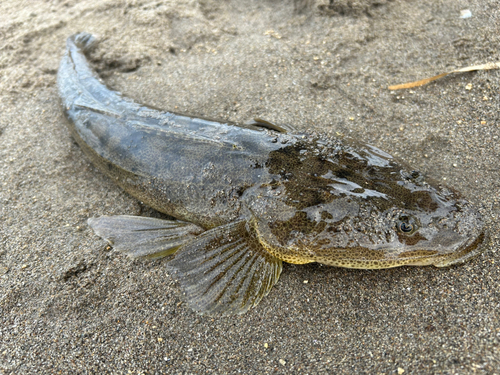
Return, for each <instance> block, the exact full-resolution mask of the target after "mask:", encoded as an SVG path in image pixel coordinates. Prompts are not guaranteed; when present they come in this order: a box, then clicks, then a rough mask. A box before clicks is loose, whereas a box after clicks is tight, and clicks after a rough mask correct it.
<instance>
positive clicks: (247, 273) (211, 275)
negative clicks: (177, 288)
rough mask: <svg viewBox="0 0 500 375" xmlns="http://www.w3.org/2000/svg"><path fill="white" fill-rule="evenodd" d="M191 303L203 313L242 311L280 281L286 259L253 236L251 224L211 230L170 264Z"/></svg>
mask: <svg viewBox="0 0 500 375" xmlns="http://www.w3.org/2000/svg"><path fill="white" fill-rule="evenodd" d="M169 267H171V268H172V269H173V271H174V276H175V277H176V279H177V280H178V281H179V283H180V285H181V288H182V289H183V291H184V294H185V297H186V300H187V303H188V304H189V305H190V307H191V308H192V309H193V310H195V311H198V312H199V313H202V314H209V315H213V314H217V315H231V314H241V313H244V312H245V311H247V310H248V309H250V308H251V307H253V306H255V305H257V304H258V303H259V302H260V300H261V299H262V297H264V296H265V295H267V294H268V293H269V290H270V289H271V288H272V286H273V285H274V284H275V283H276V282H277V281H278V278H279V275H280V273H281V267H282V263H281V261H280V260H279V259H277V258H275V257H273V256H271V255H270V254H269V253H267V252H266V251H265V250H264V249H263V248H262V246H260V244H259V243H258V242H257V240H256V239H255V238H253V237H252V235H251V234H249V233H248V232H247V230H246V227H245V222H244V221H243V222H238V223H236V225H234V224H229V225H226V226H224V227H221V228H215V229H213V230H211V231H208V232H205V233H203V234H202V235H200V236H199V237H198V238H196V239H195V240H193V241H190V242H189V243H187V244H186V245H185V246H184V247H182V248H181V250H180V251H179V252H178V253H177V254H176V256H175V258H174V260H173V261H171V262H170V263H169Z"/></svg>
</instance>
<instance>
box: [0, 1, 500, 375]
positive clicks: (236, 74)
mask: <svg viewBox="0 0 500 375" xmlns="http://www.w3.org/2000/svg"><path fill="white" fill-rule="evenodd" d="M327 4H328V1H327V0H317V1H314V0H297V1H286V0H284V1H271V0H267V1H266V0H259V1H257V0H251V1H237V0H227V1H215V0H198V1H192V0H184V1H183V0H177V1H149V0H145V1H126V2H125V1H117V0H110V1H81V2H80V1H72V0H69V1H46V2H36V3H35V2H24V3H23V2H17V1H7V2H2V3H1V4H0V322H1V323H0V373H2V374H30V373H44V374H49V373H61V374H74V373H99V374H106V373H110V374H129V373H132V374H162V373H165V374H166V373H216V374H221V373H237V372H241V373H246V374H249V373H304V374H305V373H309V374H314V373H321V372H324V371H329V372H330V373H336V374H352V373H356V374H362V373H366V374H403V373H404V374H468V373H474V374H494V373H500V370H499V369H500V314H499V311H500V270H499V267H498V264H500V259H499V251H498V249H499V245H500V239H499V237H500V236H499V234H498V233H499V229H500V225H499V218H500V178H499V177H500V167H499V164H500V163H499V162H500V156H499V155H500V146H499V142H500V115H499V114H500V71H483V72H473V73H466V74H462V75H453V76H448V77H446V78H444V79H442V80H439V81H436V82H434V83H431V84H429V85H427V86H424V87H420V88H415V89H412V90H406V91H397V92H391V91H389V90H387V86H388V85H392V84H398V83H404V82H408V81H413V80H416V79H420V78H425V77H430V76H433V75H435V74H438V73H441V72H445V71H448V70H450V69H453V68H456V67H464V66H469V65H474V64H482V63H486V62H492V61H499V60H500V50H499V46H500V43H499V42H500V10H499V8H498V2H497V1H496V0H486V1H472V2H468V1H461V0H460V1H454V0H439V1H432V0H424V1H419V2H416V1H403V0H394V1H390V0H387V1H384V0H365V1H348V0H339V1H335V3H334V7H333V8H332V9H330V8H329V7H328V6H327ZM462 9H470V10H471V13H472V17H471V18H468V19H461V18H460V10H462ZM78 31H88V32H91V33H94V34H96V35H97V36H98V38H99V40H100V44H99V46H98V47H97V48H96V50H95V51H94V52H93V53H92V55H91V60H92V63H93V64H94V66H95V67H96V69H97V70H98V71H99V74H100V75H101V76H102V77H103V79H104V80H105V82H106V84H108V85H109V86H110V87H112V88H114V89H116V90H119V91H121V92H122V93H123V94H124V95H126V96H128V97H131V98H133V99H134V100H136V101H138V102H142V103H145V104H148V105H153V106H156V107H159V108H164V109H169V110H174V111H176V112H181V113H182V112H183V113H189V114H193V115H201V116H205V117H209V118H216V119H225V120H232V121H241V122H244V121H247V120H249V119H252V118H255V117H258V118H263V119H266V120H268V121H271V122H273V123H276V124H293V125H294V126H295V127H296V128H297V129H300V130H306V129H312V130H321V131H325V132H333V133H339V134H346V135H352V136H355V137H358V138H360V139H362V140H364V141H366V142H368V143H371V144H373V145H375V146H377V147H379V148H381V149H383V150H386V151H388V152H390V153H392V154H393V155H395V156H398V157H400V158H401V159H403V160H405V161H407V162H409V163H410V164H412V165H414V166H415V168H418V169H419V170H421V171H422V172H423V173H425V174H426V175H428V176H430V177H433V178H435V179H438V180H439V181H442V182H444V183H446V184H448V185H450V186H452V187H454V188H456V189H457V190H459V191H461V192H463V193H464V195H465V196H467V197H468V198H469V199H470V200H471V201H473V202H474V203H475V204H477V206H478V207H479V208H480V211H481V213H482V215H483V216H484V218H485V220H486V222H487V225H488V228H489V232H490V234H491V243H490V244H489V245H488V246H487V249H486V251H485V252H484V253H483V254H482V255H480V256H479V257H478V258H476V259H474V260H472V261H470V262H468V263H466V264H465V265H463V266H456V267H451V268H443V269H438V268H435V267H414V268H412V267H403V268H396V269H390V270H381V271H380V270H379V271H368V270H366V271H365V270H347V269H340V268H334V267H325V266H320V265H318V264H311V265H306V266H295V265H290V264H286V265H285V266H284V270H283V274H282V276H281V279H280V281H279V283H278V284H277V285H276V286H275V287H274V288H273V289H272V291H271V293H270V294H269V295H268V296H267V297H266V298H265V299H264V300H263V301H262V302H261V303H260V305H259V306H257V307H256V308H255V309H253V310H251V311H250V312H249V313H247V314H245V315H242V316H237V317H229V318H213V317H202V316H198V315H196V314H195V313H193V312H192V311H190V310H189V309H188V308H187V306H186V305H185V304H183V303H182V300H181V298H180V291H179V288H178V287H177V285H176V284H175V283H174V281H173V280H172V278H171V277H170V275H169V274H168V273H167V272H166V269H165V260H157V261H145V260H130V259H129V258H127V257H125V256H123V255H121V254H118V253H116V252H113V251H112V249H110V247H109V246H107V244H106V243H105V242H104V241H103V240H101V239H100V238H98V237H97V236H96V235H95V234H94V233H93V232H92V231H91V230H90V228H89V227H88V226H87V224H86V221H87V219H88V218H89V217H94V216H99V215H103V214H108V215H112V214H131V215H134V214H135V215H137V214H142V215H150V216H155V215H157V213H156V212H154V211H152V210H151V209H149V208H147V207H145V206H143V205H142V204H141V203H140V202H138V201H136V200H135V199H133V198H131V197H130V196H128V195H127V194H126V193H124V192H123V191H121V190H120V188H118V187H117V186H116V185H114V184H113V182H112V181H110V180H109V179H108V178H107V177H105V176H104V175H102V174H101V173H100V172H98V171H97V170H96V169H95V168H94V167H93V166H92V165H91V164H90V163H89V161H88V160H87V159H86V157H85V156H84V155H83V153H82V151H81V150H80V149H79V147H78V146H77V145H76V143H75V142H74V141H73V140H72V139H71V137H70V135H69V132H68V130H67V129H66V127H65V119H64V116H63V113H62V111H61V108H60V103H59V98H58V93H57V87H56V73H57V67H58V64H59V61H60V58H61V56H62V54H63V53H64V49H65V40H66V38H67V37H68V36H69V35H71V34H73V33H75V32H78ZM403 371H404V372H403Z"/></svg>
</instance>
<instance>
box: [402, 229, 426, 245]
mask: <svg viewBox="0 0 500 375" xmlns="http://www.w3.org/2000/svg"><path fill="white" fill-rule="evenodd" d="M398 239H399V242H401V243H404V244H405V245H408V246H413V245H416V244H417V243H419V242H420V241H427V238H425V237H424V236H422V235H421V234H420V233H418V232H417V233H415V234H413V235H412V236H407V235H405V234H404V233H401V232H398Z"/></svg>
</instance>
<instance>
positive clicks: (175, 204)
mask: <svg viewBox="0 0 500 375" xmlns="http://www.w3.org/2000/svg"><path fill="white" fill-rule="evenodd" d="M94 44H95V39H94V37H92V36H91V35H90V34H86V33H81V34H77V35H74V36H72V37H70V38H68V41H67V52H66V54H65V55H64V57H63V59H62V61H61V64H60V67H59V72H58V87H59V92H60V96H61V99H62V103H63V106H64V110H65V113H66V115H67V117H68V119H69V121H68V127H69V129H70V131H71V134H72V136H73V137H74V138H75V140H76V141H77V142H78V144H79V145H80V147H81V148H82V150H83V151H84V152H85V153H86V154H87V156H88V157H89V158H90V159H91V160H92V162H93V163H94V164H95V165H96V166H97V167H98V168H99V169H100V170H101V171H102V172H104V173H105V174H107V175H108V176H109V177H111V178H112V179H113V180H114V181H115V182H116V183H117V184H118V185H119V186H121V187H122V188H123V189H124V190H125V191H127V192H128V193H129V194H131V195H132V196H134V197H136V198H137V199H139V200H141V201H142V202H144V203H146V204H147V205H149V206H151V207H152V208H154V209H156V210H158V211H160V212H163V213H165V214H168V215H170V216H172V217H173V218H175V220H160V219H154V218H145V217H136V216H126V215H122V216H110V217H108V216H104V217H100V218H92V219H89V224H90V225H91V226H92V227H93V228H94V230H95V231H96V233H97V234H99V235H100V236H101V237H103V238H105V239H107V240H108V241H110V242H111V243H112V244H113V245H114V247H115V248H116V249H118V250H121V251H123V252H125V253H127V254H129V255H131V256H148V257H159V256H166V255H172V254H175V255H174V258H173V260H171V261H170V262H168V267H169V268H170V269H171V271H172V273H173V274H174V275H175V276H176V278H177V280H178V281H179V282H180V285H181V288H182V289H183V291H184V294H185V297H186V300H187V302H188V303H189V305H190V306H191V307H192V308H193V309H194V310H196V311H198V312H200V313H205V314H226V315H228V314H235V313H242V312H245V311H247V310H248V309H249V308H250V307H252V306H255V305H256V304H257V303H258V302H259V301H260V300H261V298H262V297H263V296H265V295H266V294H267V293H268V292H269V290H270V289H271V288H272V286H273V285H274V284H275V283H276V282H277V280H278V278H279V275H280V273H281V269H282V262H283V261H285V262H289V263H295V264H305V263H310V262H320V263H323V264H327V265H333V266H340V267H348V268H362V269H368V268H371V269H375V268H390V267H396V266H402V265H435V266H447V265H451V264H455V263H459V262H463V261H465V260H467V259H469V258H471V257H472V256H474V255H476V254H477V253H479V251H480V250H481V248H482V247H483V245H484V243H485V241H486V238H487V236H486V234H485V230H484V224H483V221H482V219H481V217H480V215H479V214H478V212H477V210H476V209H475V208H474V207H473V206H472V204H470V203H469V202H468V201H467V200H465V199H464V198H462V197H461V195H460V194H459V193H458V192H456V191H455V190H453V189H451V188H447V187H445V186H442V185H440V184H438V183H436V182H434V181H430V180H428V179H424V178H423V176H422V175H421V174H420V173H418V172H417V171H414V170H413V169H412V168H410V167H409V166H407V165H406V164H405V163H403V162H401V161H398V160H396V159H395V158H393V157H392V156H391V155H389V154H387V153H385V152H384V151H382V150H380V149H378V148H376V147H373V146H370V145H367V144H365V143H362V142H359V141H356V140H352V139H346V138H344V139H340V138H336V137H332V136H330V135H325V134H316V133H314V134H308V133H300V132H286V131H284V130H283V129H281V128H279V127H276V126H273V125H272V124H269V123H267V122H265V121H261V120H257V121H255V122H254V123H253V124H247V125H237V124H234V123H229V122H225V123H224V122H217V121H212V120H207V119H201V118H193V117H189V116H184V115H179V114H175V113H171V112H166V111H159V110H156V109H152V108H149V107H147V106H143V105H139V104H137V103H135V102H133V101H132V100H130V99H127V98H124V97H122V96H121V95H120V94H119V93H117V92H115V91H112V90H109V89H108V88H107V87H106V86H105V85H104V84H103V83H101V81H100V80H99V78H98V77H97V75H96V74H95V72H94V71H93V70H92V69H91V68H90V66H89V64H88V62H87V59H86V57H85V52H86V51H87V50H89V49H90V48H92V47H93V45H94Z"/></svg>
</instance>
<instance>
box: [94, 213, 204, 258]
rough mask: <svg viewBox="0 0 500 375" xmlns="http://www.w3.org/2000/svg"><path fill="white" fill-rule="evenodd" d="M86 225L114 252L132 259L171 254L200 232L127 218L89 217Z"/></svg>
mask: <svg viewBox="0 0 500 375" xmlns="http://www.w3.org/2000/svg"><path fill="white" fill-rule="evenodd" d="M88 224H89V225H90V226H91V227H92V229H93V230H94V232H95V233H96V234H97V235H98V236H99V237H102V238H104V239H105V240H107V241H108V242H109V243H110V244H111V245H112V246H113V248H114V249H116V250H118V251H120V252H123V253H125V254H127V255H129V256H131V257H133V258H137V257H147V258H153V259H155V258H161V257H165V256H167V255H171V254H174V253H175V252H176V251H177V250H178V249H179V248H180V247H181V246H182V245H184V244H185V243H186V242H188V241H190V240H192V239H194V238H195V237H196V235H197V234H199V233H202V232H203V229H202V228H200V227H198V226H197V225H194V224H191V223H186V222H183V221H178V220H163V219H155V218H152V217H143V216H129V215H118V216H101V217H97V218H90V219H89V220H88Z"/></svg>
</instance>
